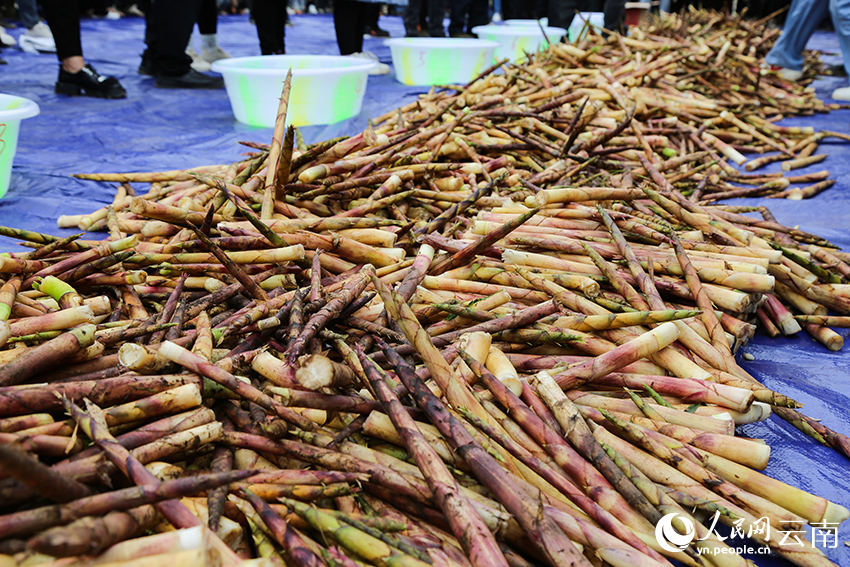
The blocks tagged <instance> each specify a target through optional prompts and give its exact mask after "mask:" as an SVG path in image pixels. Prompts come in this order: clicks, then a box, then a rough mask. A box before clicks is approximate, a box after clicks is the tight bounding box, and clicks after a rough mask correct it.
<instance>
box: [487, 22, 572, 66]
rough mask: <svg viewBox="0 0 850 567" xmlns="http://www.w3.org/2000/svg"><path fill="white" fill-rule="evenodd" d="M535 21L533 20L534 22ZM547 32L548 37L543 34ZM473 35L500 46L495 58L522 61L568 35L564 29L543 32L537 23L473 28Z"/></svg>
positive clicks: (551, 29)
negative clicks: (530, 54)
mask: <svg viewBox="0 0 850 567" xmlns="http://www.w3.org/2000/svg"><path fill="white" fill-rule="evenodd" d="M532 21H533V20H532ZM544 31H545V32H546V35H544V34H543V32H544ZM472 33H474V34H476V35H477V36H478V37H480V38H482V39H489V40H492V41H495V42H497V43H498V44H499V47H497V48H496V52H495V58H496V60H499V61H501V60H502V59H510V60H511V61H520V60H522V59H525V54H526V53H534V52H536V51H537V50H538V49H546V48H547V47H549V43H548V42H547V41H546V38H549V41H553V42H558V41H560V40H561V38H562V37H564V36H565V35H567V30H565V29H564V28H550V27H544V28H543V30H541V29H540V26H539V25H537V22H536V21H535V22H534V23H533V24H532V25H530V26H519V25H517V26H494V25H488V26H477V27H474V28H472Z"/></svg>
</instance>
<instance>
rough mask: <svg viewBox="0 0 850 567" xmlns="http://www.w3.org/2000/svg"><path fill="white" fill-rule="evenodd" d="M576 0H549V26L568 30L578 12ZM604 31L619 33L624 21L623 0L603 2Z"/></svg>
mask: <svg viewBox="0 0 850 567" xmlns="http://www.w3.org/2000/svg"><path fill="white" fill-rule="evenodd" d="M579 8H580V5H579V2H578V0H549V9H548V14H547V15H548V16H549V25H550V26H554V27H558V28H564V29H569V27H570V24H571V23H572V21H573V16H575V14H576V12H577V11H578V10H579ZM602 11H603V12H604V13H605V29H608V30H612V31H621V30H622V29H623V23H624V21H625V19H626V2H625V0H605V7H604V8H603V10H602Z"/></svg>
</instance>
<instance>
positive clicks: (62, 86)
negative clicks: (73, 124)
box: [54, 64, 127, 98]
mask: <svg viewBox="0 0 850 567" xmlns="http://www.w3.org/2000/svg"><path fill="white" fill-rule="evenodd" d="M54 91H55V92H56V94H63V95H68V96H81V95H85V96H93V97H97V98H127V91H125V90H124V87H122V86H121V83H119V82H118V79H116V78H115V77H108V76H106V75H101V74H100V73H98V72H97V71H95V70H94V67H92V66H91V65H89V64H86V65H85V66H84V67H83V68H82V69H80V70H79V71H77V72H76V73H69V72H68V71H66V70H65V69H63V68H62V67H61V66H60V67H59V79H58V80H57V81H56V88H55V89H54Z"/></svg>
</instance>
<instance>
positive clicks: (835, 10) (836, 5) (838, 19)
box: [829, 0, 850, 101]
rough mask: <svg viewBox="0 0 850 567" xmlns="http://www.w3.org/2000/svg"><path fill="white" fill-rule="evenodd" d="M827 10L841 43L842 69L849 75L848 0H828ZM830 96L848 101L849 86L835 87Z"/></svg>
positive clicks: (849, 8)
mask: <svg viewBox="0 0 850 567" xmlns="http://www.w3.org/2000/svg"><path fill="white" fill-rule="evenodd" d="M829 12H830V15H831V16H832V25H833V27H835V35H837V36H838V43H839V45H841V56H842V57H843V59H844V69H846V70H847V74H848V75H850V0H829ZM832 98H834V99H836V100H841V101H850V87H842V88H840V89H836V90H835V91H833V93H832Z"/></svg>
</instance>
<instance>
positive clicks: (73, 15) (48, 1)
mask: <svg viewBox="0 0 850 567" xmlns="http://www.w3.org/2000/svg"><path fill="white" fill-rule="evenodd" d="M42 6H43V7H44V17H45V19H46V20H47V25H48V26H50V31H51V32H52V33H53V40H54V41H55V42H56V57H57V58H59V61H60V62H61V63H62V68H63V69H65V71H67V72H69V73H76V72H77V71H79V70H80V69H82V68H83V65H84V63H83V46H82V43H81V42H80V12H79V3H78V2H77V0H43V1H42Z"/></svg>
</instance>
